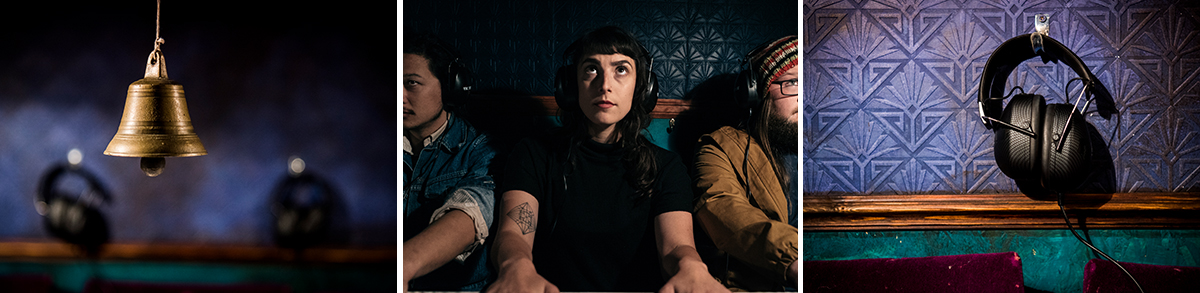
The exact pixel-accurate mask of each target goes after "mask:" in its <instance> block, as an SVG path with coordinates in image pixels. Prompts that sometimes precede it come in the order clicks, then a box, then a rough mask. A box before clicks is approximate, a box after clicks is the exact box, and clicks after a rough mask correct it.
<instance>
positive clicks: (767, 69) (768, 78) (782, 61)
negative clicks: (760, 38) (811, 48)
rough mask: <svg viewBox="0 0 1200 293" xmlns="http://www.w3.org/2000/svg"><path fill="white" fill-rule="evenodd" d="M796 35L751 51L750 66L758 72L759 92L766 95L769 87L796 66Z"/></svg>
mask: <svg viewBox="0 0 1200 293" xmlns="http://www.w3.org/2000/svg"><path fill="white" fill-rule="evenodd" d="M797 56H798V55H797V53H796V36H794V35H792V36H786V37H782V38H779V39H778V40H774V41H771V42H770V43H766V44H763V46H762V47H761V48H760V49H758V50H755V51H754V52H751V55H750V56H749V57H750V66H751V68H753V69H754V70H755V71H756V72H755V73H756V74H758V93H759V95H762V96H766V95H767V88H769V87H770V86H771V83H772V82H775V80H776V79H778V78H779V76H782V75H783V73H784V72H787V71H788V70H791V69H792V68H795V67H796V64H797V60H796V59H797Z"/></svg>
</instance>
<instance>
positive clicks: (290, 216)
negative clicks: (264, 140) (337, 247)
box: [271, 173, 337, 248]
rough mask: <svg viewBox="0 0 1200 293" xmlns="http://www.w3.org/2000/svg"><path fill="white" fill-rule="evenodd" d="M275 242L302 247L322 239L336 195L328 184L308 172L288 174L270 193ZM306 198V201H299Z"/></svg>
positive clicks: (280, 244)
mask: <svg viewBox="0 0 1200 293" xmlns="http://www.w3.org/2000/svg"><path fill="white" fill-rule="evenodd" d="M272 197H273V198H274V205H273V206H272V207H271V214H273V215H274V216H275V222H274V224H275V242H276V243H277V244H279V246H281V247H286V248H304V247H308V246H312V245H314V244H317V243H319V242H321V241H322V240H324V239H325V237H326V234H327V233H328V231H329V222H330V218H331V217H330V213H331V212H332V211H333V208H332V202H333V200H334V198H336V197H337V194H336V193H335V192H334V190H333V188H331V187H330V186H329V183H327V182H325V180H322V179H321V178H318V177H316V176H315V175H312V174H310V173H300V174H298V175H288V176H286V177H285V178H284V179H283V181H280V182H279V185H277V186H276V187H275V190H274V192H273V196H272ZM302 199H307V200H302Z"/></svg>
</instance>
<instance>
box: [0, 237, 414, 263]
mask: <svg viewBox="0 0 1200 293" xmlns="http://www.w3.org/2000/svg"><path fill="white" fill-rule="evenodd" d="M0 259H4V260H34V261H45V260H78V259H85V257H84V256H83V255H82V254H81V253H80V252H79V250H78V249H76V248H75V247H74V246H71V245H69V244H66V243H62V242H37V241H29V242H25V241H6V242H0ZM98 259H100V260H138V261H198V262H266V263H271V262H296V261H299V262H305V263H330V264H371V263H395V262H396V260H397V259H398V258H397V253H396V248H395V247H390V248H368V249H359V248H321V247H318V248H310V249H305V250H303V251H301V252H299V254H297V252H296V251H295V250H291V249H283V248H277V247H264V246H235V245H199V244H132V243H112V244H108V245H105V246H104V248H103V250H102V251H101V252H100V255H99V257H98Z"/></svg>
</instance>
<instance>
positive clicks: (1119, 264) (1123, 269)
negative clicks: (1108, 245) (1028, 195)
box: [1058, 192, 1146, 293]
mask: <svg viewBox="0 0 1200 293" xmlns="http://www.w3.org/2000/svg"><path fill="white" fill-rule="evenodd" d="M1058 210H1059V211H1062V215H1063V220H1066V221H1067V229H1070V230H1071V234H1074V235H1075V239H1079V242H1082V243H1083V245H1087V247H1088V248H1091V249H1092V251H1095V252H1096V253H1099V254H1100V255H1101V256H1103V257H1104V258H1107V259H1108V260H1109V261H1111V262H1112V263H1113V264H1115V265H1117V268H1119V269H1121V271H1122V272H1125V275H1126V276H1129V279H1130V280H1133V285H1134V286H1137V288H1138V292H1142V293H1146V290H1142V284H1139V283H1138V281H1137V278H1134V277H1133V274H1130V273H1129V271H1128V270H1126V269H1125V266H1122V265H1121V263H1118V262H1117V260H1116V259H1113V258H1112V257H1111V256H1108V254H1105V253H1104V252H1103V251H1100V249H1099V248H1096V246H1094V245H1092V243H1091V242H1089V241H1087V240H1085V239H1083V237H1082V236H1079V233H1078V232H1075V228H1074V227H1072V226H1071V218H1069V217H1067V210H1066V209H1065V208H1063V193H1061V192H1059V193H1058Z"/></svg>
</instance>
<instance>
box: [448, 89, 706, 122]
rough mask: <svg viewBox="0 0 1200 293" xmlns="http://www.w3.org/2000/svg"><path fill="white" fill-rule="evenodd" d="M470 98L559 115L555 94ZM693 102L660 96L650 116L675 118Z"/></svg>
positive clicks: (494, 106)
mask: <svg viewBox="0 0 1200 293" xmlns="http://www.w3.org/2000/svg"><path fill="white" fill-rule="evenodd" d="M469 99H470V100H469V101H468V103H471V105H472V107H480V108H483V109H511V108H513V107H517V108H520V107H528V108H529V109H512V110H513V112H514V113H517V114H525V115H542V116H556V115H558V102H555V101H554V96H532V95H487V94H473V95H471V96H470V98H469ZM691 104H692V103H691V102H690V101H685V100H681V99H661V98H660V99H658V104H657V105H656V106H654V111H652V112H650V116H651V117H653V118H655V119H669V118H675V117H676V116H679V113H683V112H684V111H687V110H688V109H689V108H690V107H691Z"/></svg>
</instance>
